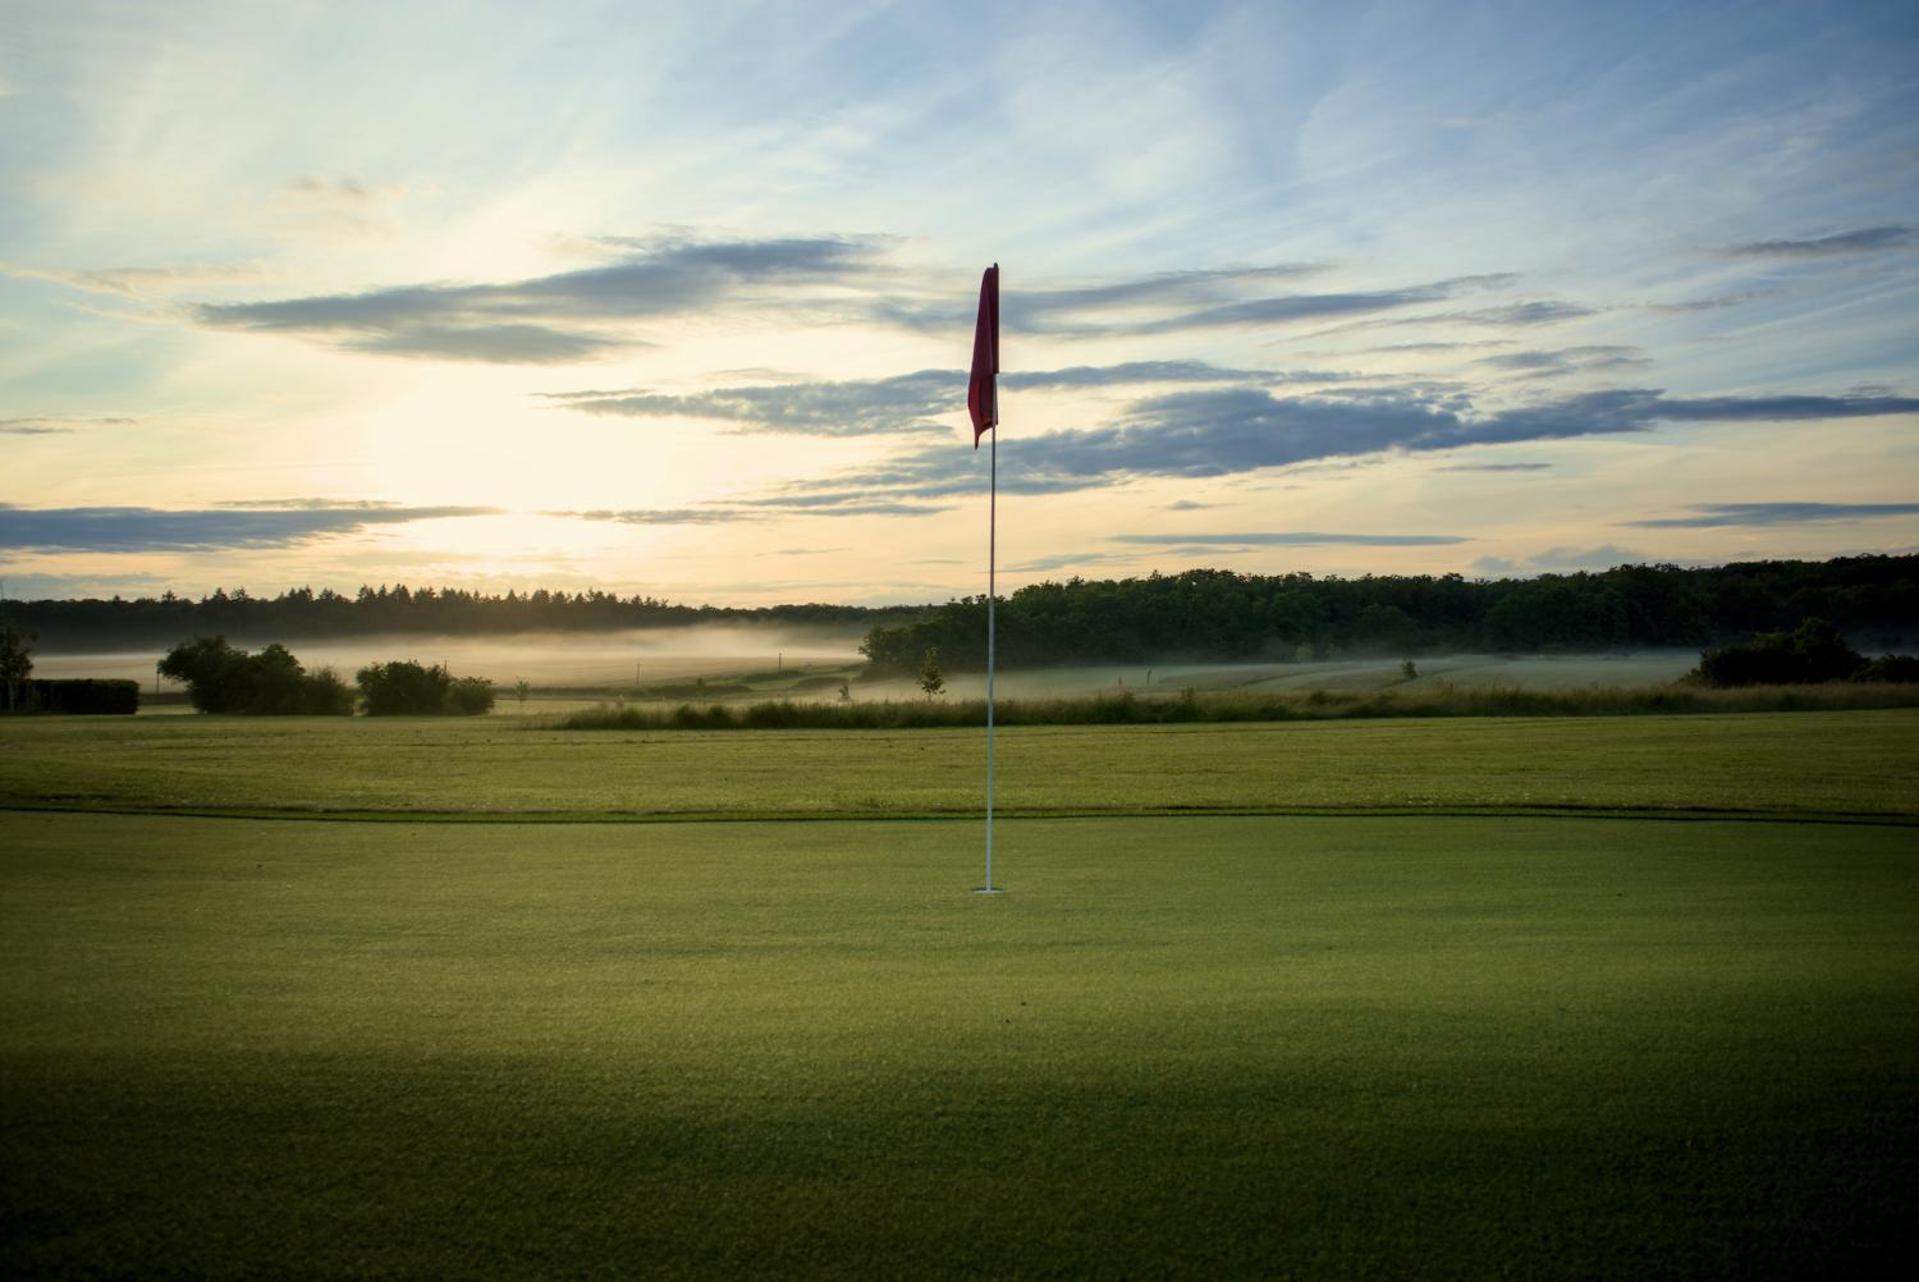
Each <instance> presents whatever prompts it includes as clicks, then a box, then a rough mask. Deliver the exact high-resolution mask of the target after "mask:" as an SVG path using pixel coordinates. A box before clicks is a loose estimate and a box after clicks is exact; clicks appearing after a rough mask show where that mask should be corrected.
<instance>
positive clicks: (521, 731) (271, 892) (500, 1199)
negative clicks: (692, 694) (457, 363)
mask: <svg viewBox="0 0 1919 1282" xmlns="http://www.w3.org/2000/svg"><path fill="white" fill-rule="evenodd" d="M981 747H982V743H981V735H980V733H979V732H978V731H974V730H964V731H941V730H923V731H907V732H899V733H888V732H864V733H862V732H839V733H834V732H765V733H761V734H754V735H741V734H737V733H728V732H711V733H708V732H698V731H678V732H665V733H656V734H644V733H627V732H609V733H604V734H582V733H577V732H564V731H554V730H546V729H540V728H528V727H526V726H525V725H522V724H520V723H518V722H517V721H516V720H515V719H511V718H484V719H479V720H442V719H437V718H435V719H421V720H411V719H380V720H368V719H351V720H349V719H338V718H316V719H279V718H261V719H247V718H212V717H164V718H152V719H143V718H120V719H105V718H58V717H47V718H22V719H14V720H9V721H0V1271H4V1272H5V1273H6V1274H8V1275H10V1276H46V1277H56V1276H57V1277H70V1276H116V1275H131V1274H138V1275H142V1276H165V1275H175V1276H182V1275H190V1276H207V1277H250V1276H262V1275H284V1274H286V1273H288V1272H297V1273H300V1274H302V1275H305V1276H323V1277H346V1276H357V1277H368V1276H375V1277H377V1276H389V1277H392V1276H434V1277H449V1278H452V1277H498V1276H506V1277H534V1276H538V1277H585V1276H618V1275H631V1274H647V1275H652V1276H669V1277H670V1276H686V1277H701V1276H707V1277H717V1276H725V1277H741V1276H817V1277H847V1276H875V1275H876V1276H891V1275H914V1276H922V1275H923V1276H956V1277H1004V1276H1087V1275H1097V1276H1116V1275H1129V1276H1156V1275H1166V1274H1181V1275H1187V1276H1200V1277H1223V1276H1299V1277H1351V1276H1356V1275H1377V1276H1395V1277H1398V1276H1405V1277H1421V1276H1423V1277H1454V1278H1481V1277H1487V1276H1511V1277H1539V1276H1577V1277H1621V1278H1625V1277H1631V1278H1635V1279H1637V1278H1643V1277H1700V1276H1725V1277H1738V1278H1755V1277H1780V1278H1787V1277H1805V1276H1816V1275H1831V1276H1848V1277H1871V1276H1887V1277H1890V1276H1894V1275H1895V1272H1896V1270H1897V1269H1898V1268H1899V1267H1900V1266H1898V1265H1897V1260H1898V1259H1900V1258H1904V1257H1905V1255H1907V1254H1909V1250H1910V1247H1911V1245H1912V1242H1911V1237H1912V1233H1911V1230H1910V1228H1909V1227H1908V1226H1907V1220H1908V1219H1909V1218H1910V1217H1909V1215H1908V1214H1907V1212H1908V1210H1909V1208H1910V1206H1911V1205H1912V1203H1913V1200H1914V1197H1915V1195H1919V1187H1915V1178H1914V1169H1913V1166H1912V1163H1911V1153H1912V1152H1913V1151H1914V1145H1915V1143H1916V1142H1919V1071H1915V1070H1916V1069H1919V951H1915V950H1914V948H1913V947H1912V942H1911V941H1912V939H1913V938H1914V932H1915V929H1916V928H1919V765H1916V764H1915V763H1919V752H1916V751H1915V748H1919V710H1890V711H1879V712H1853V713H1798V714H1785V715H1774V714H1747V715H1739V716H1713V715H1701V716H1689V717H1658V716H1649V717H1633V718H1591V719H1552V720H1546V719H1496V718H1488V719H1474V720H1452V721H1437V722H1434V721H1398V722H1376V721H1366V722H1331V723H1283V724H1256V725H1224V726H1219V725H1197V726H1115V727H1030V728H1020V729H1015V730H1011V731H1008V732H1006V733H1005V734H1003V735H1002V737H1001V740H1000V764H1001V767H1002V771H1003V773H1002V776H1001V780H1002V787H1001V802H1002V810H1003V813H1005V814H1007V815H1008V818H1006V820H1005V821H1004V822H1003V823H1002V824H1001V826H1000V845H999V855H998V859H997V861H996V871H997V873H998V877H997V880H999V881H1001V882H1002V883H1003V884H1005V885H1007V886H1008V887H1009V893H1008V894H1006V895H1003V896H1000V897H997V898H993V899H986V898H981V897H978V896H974V895H970V894H968V893H966V891H967V888H968V887H970V886H972V885H974V884H976V883H977V880H978V877H979V854H980V851H979V837H980V826H979V824H978V823H977V822H976V821H974V820H970V819H963V818H959V817H958V816H962V815H967V814H970V813H975V811H976V807H977V805H978V800H979V798H978V791H979V783H980V765H981V761H980V754H981ZM87 810H94V811H106V810H123V811H131V812H144V813H121V814H114V813H75V812H76V811H80V812H84V811H87ZM1208 811H1212V812H1214V813H1207V812H1208ZM1315 812H1323V813H1315ZM1730 814H1738V815H1743V816H1747V818H1742V819H1736V820H1735V819H1728V818H1726V817H1725V816H1727V815H1730ZM219 815H225V816H248V815H257V816H262V818H247V817H226V818H215V817H196V816H219ZM314 815H324V816H330V817H332V818H334V819H335V820H339V819H352V818H356V817H358V818H378V819H381V820H384V822H337V821H335V822H313V821H311V819H310V818H302V816H314ZM769 816H781V817H785V818H788V819H794V818H804V819H809V820H812V822H772V821H768V820H767V817H769ZM914 816H916V817H923V820H922V821H918V822H912V821H908V819H907V817H914ZM942 817H943V818H942ZM462 819H472V820H492V821H503V822H485V823H451V822H428V821H424V820H439V821H444V820H462ZM635 819H654V820H672V819H680V820H686V819H706V820H719V821H718V822H651V823H633V822H617V821H625V820H635ZM924 819H930V820H933V821H931V822H928V821H924ZM559 820H564V821H567V822H548V821H559ZM1662 820H1683V822H1662ZM595 821H598V822H595ZM609 821H615V822H609Z"/></svg>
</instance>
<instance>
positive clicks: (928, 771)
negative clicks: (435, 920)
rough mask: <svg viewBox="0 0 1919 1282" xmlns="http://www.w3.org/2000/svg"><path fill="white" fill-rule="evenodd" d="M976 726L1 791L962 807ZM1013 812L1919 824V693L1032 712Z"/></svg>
mask: <svg viewBox="0 0 1919 1282" xmlns="http://www.w3.org/2000/svg"><path fill="white" fill-rule="evenodd" d="M983 763H984V740H983V736H982V732H981V731H979V730H976V729H975V730H900V731H844V730H815V731H804V730H796V731H656V732H650V733H648V732H589V731H565V730H554V729H542V728H529V727H528V726H526V725H524V724H522V723H520V722H519V720H518V719H517V718H506V717H479V718H472V719H467V718H457V717H451V718H450V717H423V718H422V717H352V718H349V717H201V716H174V717H148V718H133V717H11V718H0V806H23V805H25V806H51V807H59V808H67V809H131V810H141V811H164V812H175V813H227V814H234V813H239V814H249V813H251V814H342V815H371V816H389V817H391V816H399V817H408V816H427V815H439V816H463V817H469V818H486V817H505V818H520V817H526V816H529V815H531V816H543V817H550V818H555V819H560V818H648V817H689V816H698V815H722V816H730V817H735V818H763V817H785V816H807V817H832V816H846V817H865V816H907V815H941V814H944V815H965V814H971V813H975V812H977V810H978V809H979V806H980V804H981V793H982V785H983V779H982V770H983ZM999 804H1000V806H1001V808H1002V810H1003V811H1004V812H1006V813H1016V814H1059V813H1095V814H1114V813H1122V814H1124V813H1141V812H1149V813H1150V812H1153V811H1162V812H1164V811H1180V812H1190V811H1204V810H1242V811H1243V810H1288V809H1290V810H1313V809H1333V810H1348V809H1400V810H1412V811H1428V810H1432V809H1467V810H1492V811H1524V810H1538V809H1567V810H1608V809H1620V810H1648V811H1655V812H1692V813H1714V812H1719V813H1723V812H1727V811H1735V812H1742V813H1764V814H1781V815H1795V814H1796V815H1804V814H1821V815H1832V814H1839V813H1851V814H1868V815H1875V816H1903V817H1906V818H1909V819H1919V708H1896V709H1886V710H1883V711H1855V712H1792V713H1742V714H1732V715H1692V716H1630V717H1460V718H1448V719H1444V720H1437V721H1433V720H1427V721H1421V720H1393V721H1343V722H1329V723H1290V724H1253V725H1245V724H1234V725H1173V726H1139V725H1133V726H1022V727H1017V728H1014V729H1008V730H1003V731H1001V733H1000V735H999Z"/></svg>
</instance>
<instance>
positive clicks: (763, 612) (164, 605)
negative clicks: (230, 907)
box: [0, 584, 919, 650]
mask: <svg viewBox="0 0 1919 1282" xmlns="http://www.w3.org/2000/svg"><path fill="white" fill-rule="evenodd" d="M918 612H919V609H918V608H917V607H896V608H891V609H869V608H866V607H863V606H853V605H825V604H818V603H808V604H799V605H775V606H765V607H760V608H753V609H747V608H738V607H730V606H711V605H700V606H688V605H675V604H673V603H671V602H667V601H662V600H659V599H657V598H655V597H649V596H641V595H634V596H626V597H622V596H619V595H617V594H615V593H611V592H600V591H584V592H573V593H568V592H565V591H548V590H547V589H545V588H541V589H539V590H537V591H533V592H527V593H520V592H511V591H509V592H507V593H505V594H504V595H489V594H487V593H484V592H470V591H466V590H463V589H460V588H432V587H423V588H409V587H407V586H406V585H405V584H399V585H396V586H392V587H388V586H387V585H385V584H382V585H380V586H379V587H377V588H376V587H371V586H362V587H361V588H360V589H359V591H358V592H356V593H353V594H350V595H349V594H347V593H342V592H335V591H333V590H332V589H331V588H321V589H320V590H319V591H317V592H316V591H314V590H313V589H312V588H310V587H298V588H290V589H288V590H287V591H285V592H282V593H280V594H279V595H278V596H272V597H267V596H254V595H252V594H251V593H249V592H248V591H247V590H246V589H245V588H237V589H235V590H234V591H232V592H228V591H226V590H225V589H224V588H216V589H215V590H214V591H212V592H211V593H209V594H207V595H206V596H203V597H200V598H199V599H198V600H194V599H192V598H189V597H183V596H176V595H175V594H174V593H172V592H165V593H162V594H161V595H159V596H157V597H138V598H133V599H128V598H123V597H119V596H116V597H113V598H111V599H109V600H100V599H92V598H90V599H83V600H43V601H4V602H0V619H5V620H6V621H7V622H9V623H11V624H12V625H14V626H15V627H18V628H20V629H22V630H24V631H29V632H33V633H37V634H38V635H39V637H40V642H41V646H42V648H43V649H55V650H76V649H84V648H90V647H97V646H106V645H166V644H170V643H171V642H173V641H174V640H176V639H177V638H179V637H183V636H230V637H252V638H262V637H281V638H302V639H307V640H318V639H323V638H328V637H345V636H373V635H378V634H405V633H411V634H433V635H474V634H478V635H488V634H507V633H514V632H539V631H549V630H550V631H582V632H583V631H616V630H620V629H626V628H659V627H688V626H693V625H697V624H714V623H724V624H742V623H744V624H777V625H781V626H784V627H802V628H804V627H815V628H818V627H836V628H841V629H846V630H849V631H850V630H854V629H859V628H863V627H872V626H875V625H878V624H885V623H894V622H900V621H902V620H904V619H906V618H910V617H912V616H913V615H914V614H916V613H918Z"/></svg>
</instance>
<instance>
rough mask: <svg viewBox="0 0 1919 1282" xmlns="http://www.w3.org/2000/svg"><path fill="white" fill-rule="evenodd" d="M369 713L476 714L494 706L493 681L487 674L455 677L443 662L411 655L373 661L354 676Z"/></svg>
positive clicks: (405, 714)
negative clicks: (429, 662)
mask: <svg viewBox="0 0 1919 1282" xmlns="http://www.w3.org/2000/svg"><path fill="white" fill-rule="evenodd" d="M355 680H357V681H358V682H359V686H360V697H361V699H362V700H363V701H364V702H365V705H366V712H367V715H368V716H369V717H438V716H453V717H477V716H479V715H481V714H482V713H487V712H491V711H492V710H493V700H494V694H493V683H492V682H491V681H488V680H486V679H485V678H484V677H460V678H457V679H455V678H454V677H453V676H452V675H451V674H449V673H448V672H447V670H446V666H445V665H444V664H438V663H436V664H434V665H433V666H432V667H430V668H429V667H426V666H424V665H423V664H419V663H415V662H413V661H412V660H411V659H401V660H397V661H395V662H393V663H372V664H368V665H367V666H366V667H364V668H361V669H360V671H359V672H358V674H356V676H355Z"/></svg>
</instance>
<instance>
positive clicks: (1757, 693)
mask: <svg viewBox="0 0 1919 1282" xmlns="http://www.w3.org/2000/svg"><path fill="white" fill-rule="evenodd" d="M694 693H695V692H694V691H692V689H691V688H690V687H688V688H686V689H682V690H679V691H676V692H675V693H674V695H673V697H675V698H681V697H685V696H686V695H689V694H694ZM1911 707H1919V685H1855V684H1841V683H1834V684H1831V685H1820V686H1748V687H1745V688H1743V689H1737V690H1714V689H1708V688H1705V687H1697V686H1644V687H1631V686H1621V687H1612V688H1596V689H1585V690H1574V689H1538V688H1532V689H1527V688H1522V687H1518V686H1490V685H1488V686H1454V685H1415V684H1410V683H1409V685H1408V687H1407V688H1406V689H1403V690H1398V689H1387V690H1370V691H1363V692H1362V691H1340V690H1313V691H1310V692H1305V691H1244V690H1234V691H1197V690H1188V691H1185V692H1183V693H1181V694H1178V695H1135V694H1133V693H1131V692H1127V691H1122V692H1120V693H1117V694H1100V695H1094V696H1085V697H1080V698H1057V699H1003V700H999V701H997V702H996V703H995V705H994V710H993V715H994V720H995V722H996V723H997V724H999V725H1005V726H1072V725H1183V724H1193V723H1199V722H1235V721H1328V720H1350V719H1376V718H1383V717H1601V716H1634V715H1648V714H1651V715H1662V716H1664V715H1672V714H1676V713H1730V712H1835V711H1846V710H1856V709H1864V708H1911ZM554 724H556V725H558V726H559V728H561V729H563V730H801V729H808V730H914V729H925V728H929V727H960V726H984V725H985V724H986V703H985V701H984V700H981V699H955V700H947V699H905V700H881V701H865V702H861V701H846V702H840V703H823V702H800V701H794V700H790V699H781V700H768V701H765V702H761V703H753V704H738V703H733V704H725V703H680V704H677V705H674V706H670V707H669V706H666V705H664V704H600V705H598V706H596V707H592V708H584V709H580V710H579V711H576V712H572V713H569V714H566V715H564V716H562V717H560V718H558V719H557V721H556V722H555V723H554Z"/></svg>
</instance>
